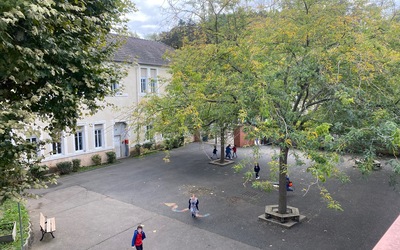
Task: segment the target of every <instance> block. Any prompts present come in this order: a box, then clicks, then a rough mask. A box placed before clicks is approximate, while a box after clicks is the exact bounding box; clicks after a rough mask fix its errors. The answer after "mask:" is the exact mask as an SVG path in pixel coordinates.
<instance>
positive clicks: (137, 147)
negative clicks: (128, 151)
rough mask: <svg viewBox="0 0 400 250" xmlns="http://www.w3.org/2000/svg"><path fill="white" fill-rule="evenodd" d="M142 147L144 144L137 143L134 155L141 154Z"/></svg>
mask: <svg viewBox="0 0 400 250" xmlns="http://www.w3.org/2000/svg"><path fill="white" fill-rule="evenodd" d="M141 147H142V145H140V144H136V145H135V154H134V155H140V148H141Z"/></svg>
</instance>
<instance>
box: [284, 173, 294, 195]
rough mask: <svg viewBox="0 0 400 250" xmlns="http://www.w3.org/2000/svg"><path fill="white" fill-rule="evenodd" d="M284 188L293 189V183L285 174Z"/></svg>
mask: <svg viewBox="0 0 400 250" xmlns="http://www.w3.org/2000/svg"><path fill="white" fill-rule="evenodd" d="M286 190H287V191H293V190H294V189H293V183H292V182H291V181H290V179H289V177H288V176H287V175H286Z"/></svg>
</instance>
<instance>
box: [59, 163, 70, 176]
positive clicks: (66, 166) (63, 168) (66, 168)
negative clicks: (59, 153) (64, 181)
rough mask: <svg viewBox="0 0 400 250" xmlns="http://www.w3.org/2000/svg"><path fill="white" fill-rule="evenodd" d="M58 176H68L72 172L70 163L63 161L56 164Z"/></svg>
mask: <svg viewBox="0 0 400 250" xmlns="http://www.w3.org/2000/svg"><path fill="white" fill-rule="evenodd" d="M56 166H57V169H58V171H60V174H69V173H71V171H72V163H71V162H70V161H63V162H59V163H57V164H56Z"/></svg>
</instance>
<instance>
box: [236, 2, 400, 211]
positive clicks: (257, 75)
mask: <svg viewBox="0 0 400 250" xmlns="http://www.w3.org/2000/svg"><path fill="white" fill-rule="evenodd" d="M394 30H398V23H397V22H395V21H393V19H391V18H390V17H388V16H385V12H384V10H383V8H381V7H378V6H376V5H370V4H369V3H368V1H323V0H320V1H316V0H313V1H306V0H304V1H303V0H302V1H280V5H279V7H278V8H277V9H275V10H272V11H270V12H268V13H267V15H266V18H265V20H263V21H262V22H260V23H259V25H256V26H255V27H254V28H253V31H252V32H251V35H250V36H249V37H246V38H245V41H242V44H243V45H247V46H242V47H241V48H245V49H244V50H243V51H244V52H243V53H242V55H240V56H241V57H243V55H247V57H246V58H245V59H244V60H245V61H247V62H249V63H250V64H251V65H253V69H252V71H251V72H252V74H253V75H254V77H253V83H252V84H251V86H247V88H248V89H249V88H251V91H253V92H254V93H256V94H257V98H256V99H255V100H257V101H256V102H255V105H254V106H246V108H245V109H244V110H243V111H242V112H243V113H247V112H251V113H252V114H255V115H256V116H250V118H251V119H253V120H257V121H258V122H257V128H258V130H257V131H256V132H255V133H256V134H258V136H268V137H269V138H271V139H272V140H273V141H274V142H275V143H276V144H277V145H278V146H279V148H280V153H279V213H282V214H284V213H286V210H287V200H286V175H287V173H288V170H287V168H288V165H287V159H288V153H289V150H290V149H293V148H297V149H299V150H300V151H302V152H304V154H305V155H306V157H307V158H309V159H310V160H311V161H312V164H311V166H309V167H308V168H307V171H308V172H309V173H310V174H312V176H314V177H315V179H316V182H315V183H318V187H319V188H320V190H321V194H322V197H323V198H324V199H325V200H326V201H327V202H328V207H331V208H335V209H341V207H340V204H338V203H337V202H335V201H334V200H333V198H332V197H331V195H330V194H329V192H328V191H327V190H326V189H325V188H324V187H323V185H322V184H321V183H324V182H325V181H326V179H327V178H329V177H338V178H341V179H344V176H343V174H341V173H340V171H339V170H338V169H337V168H336V167H335V165H336V162H337V159H338V155H337V154H336V153H335V152H343V151H344V150H345V149H347V148H349V146H350V143H349V142H350V141H351V142H352V145H355V144H358V145H360V144H361V143H362V139H365V137H364V135H363V134H362V133H363V132H362V131H368V135H369V136H370V138H377V140H378V139H379V140H380V141H381V142H384V143H385V144H386V145H390V148H391V149H392V150H396V149H397V147H398V146H399V144H398V134H399V126H398V115H397V114H396V113H397V111H395V112H393V111H392V110H393V108H392V106H393V105H396V100H397V97H396V96H397V94H398V93H399V87H398V86H397V84H394V82H395V81H396V75H397V73H398V71H397V69H396V65H397V64H398V62H399V59H400V58H399V53H398V52H399V51H398V48H395V47H393V46H391V45H390V43H391V41H393V40H392V39H393V37H390V33H391V32H393V31H394ZM249 47H250V48H251V49H248V48H249ZM243 88H244V89H246V86H243ZM244 92H247V91H246V90H244ZM365 107H368V108H367V109H365ZM382 113H384V114H385V115H384V116H382ZM370 114H372V115H373V116H378V117H377V119H376V120H375V121H374V120H373V119H371V116H370ZM383 117H384V118H383ZM382 118H383V119H382ZM374 123H375V124H374ZM377 123H380V124H387V125H388V126H380V127H379V126H376V125H377ZM373 126H374V127H373ZM373 128H376V129H373ZM357 134H358V135H359V136H358V137H357V136H356V135H357ZM380 146H382V145H380ZM377 147H378V144H376V143H371V144H370V145H368V149H369V150H368V152H364V153H365V154H366V156H367V158H368V161H366V164H365V166H364V169H365V170H368V169H371V168H372V160H373V158H374V154H371V153H373V152H375V151H376V149H377ZM321 148H325V151H321ZM255 185H256V186H263V185H262V184H261V183H259V182H256V183H255Z"/></svg>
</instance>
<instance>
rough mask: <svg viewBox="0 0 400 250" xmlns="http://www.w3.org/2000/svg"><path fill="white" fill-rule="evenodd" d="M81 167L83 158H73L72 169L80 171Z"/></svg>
mask: <svg viewBox="0 0 400 250" xmlns="http://www.w3.org/2000/svg"><path fill="white" fill-rule="evenodd" d="M80 167H81V159H73V160H72V171H73V172H78V169H79V168H80Z"/></svg>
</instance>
